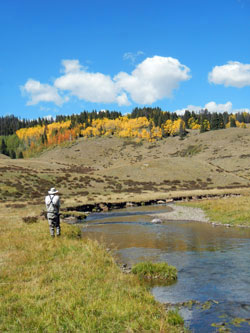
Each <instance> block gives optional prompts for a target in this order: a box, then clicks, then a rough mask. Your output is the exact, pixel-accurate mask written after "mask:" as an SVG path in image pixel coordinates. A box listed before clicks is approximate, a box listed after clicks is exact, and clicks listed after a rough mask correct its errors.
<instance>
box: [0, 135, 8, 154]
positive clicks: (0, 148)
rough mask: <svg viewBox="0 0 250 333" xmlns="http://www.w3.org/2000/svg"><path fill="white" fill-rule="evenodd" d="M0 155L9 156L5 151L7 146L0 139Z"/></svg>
mask: <svg viewBox="0 0 250 333" xmlns="http://www.w3.org/2000/svg"><path fill="white" fill-rule="evenodd" d="M0 154H4V155H9V152H8V150H7V146H6V143H5V141H4V139H2V141H1V144H0Z"/></svg>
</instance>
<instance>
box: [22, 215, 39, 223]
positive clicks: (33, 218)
mask: <svg viewBox="0 0 250 333" xmlns="http://www.w3.org/2000/svg"><path fill="white" fill-rule="evenodd" d="M23 222H24V223H37V222H38V217H37V216H26V217H23Z"/></svg>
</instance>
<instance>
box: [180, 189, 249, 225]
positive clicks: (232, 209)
mask: <svg viewBox="0 0 250 333" xmlns="http://www.w3.org/2000/svg"><path fill="white" fill-rule="evenodd" d="M182 205H187V206H191V207H198V208H202V209H203V210H204V211H205V213H206V215H207V216H208V217H209V219H210V221H211V222H219V223H222V224H230V225H231V226H247V227H250V196H249V195H241V196H238V197H231V198H226V199H225V198H224V199H223V198H221V199H213V200H211V199H210V200H201V201H196V202H188V203H185V204H182Z"/></svg>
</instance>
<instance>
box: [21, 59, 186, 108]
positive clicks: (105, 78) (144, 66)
mask: <svg viewBox="0 0 250 333" xmlns="http://www.w3.org/2000/svg"><path fill="white" fill-rule="evenodd" d="M62 67H63V68H62V70H61V73H62V75H61V76H59V77H58V78H56V79H55V81H54V85H53V86H51V85H48V84H41V83H40V82H39V81H35V80H31V79H30V80H28V81H27V82H26V84H25V85H24V86H23V87H22V91H23V92H26V93H27V94H28V95H29V98H30V99H29V101H28V105H34V104H37V103H39V102H54V103H55V104H57V105H62V104H63V103H64V102H65V101H67V100H68V99H69V97H67V99H66V98H62V97H61V96H60V95H59V92H60V93H61V94H64V95H65V94H67V95H68V96H76V97H77V98H78V99H80V100H85V101H88V102H92V103H117V104H118V105H120V106H122V105H130V104H131V103H130V101H129V99H130V100H132V101H134V102H136V103H139V104H152V103H154V102H156V101H157V100H159V99H163V98H169V97H171V96H172V93H173V90H175V89H177V88H178V86H179V84H180V82H182V81H186V80H189V79H190V77H191V76H190V75H189V72H190V69H189V68H188V67H186V66H185V65H182V64H181V63H180V62H179V61H178V60H177V59H174V58H170V57H168V58H167V57H160V56H154V57H152V58H146V59H145V60H144V61H143V62H141V63H140V64H139V65H137V66H136V68H135V69H134V71H133V72H132V73H131V74H128V73H125V72H120V73H118V74H117V75H115V77H114V78H111V77H110V76H109V75H105V74H102V73H98V72H97V73H92V72H90V71H88V69H87V68H86V67H83V66H82V65H81V64H80V63H79V60H76V59H73V60H63V61H62Z"/></svg>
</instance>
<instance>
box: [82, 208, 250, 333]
mask: <svg viewBox="0 0 250 333" xmlns="http://www.w3.org/2000/svg"><path fill="white" fill-rule="evenodd" d="M164 209H167V208H166V207H164V206H162V207H160V210H161V212H162V211H163V210H164ZM158 211H159V207H154V208H153V207H152V211H151V207H150V210H149V207H143V208H142V209H138V208H133V209H129V210H121V211H114V212H112V213H105V214H101V215H98V214H95V216H94V218H93V216H92V217H90V218H89V221H91V223H89V226H88V227H87V228H84V231H83V236H84V237H90V238H93V239H97V240H99V241H102V242H104V243H105V244H106V245H107V247H113V248H114V249H116V254H117V256H118V257H119V258H120V260H121V261H122V262H125V263H127V264H129V265H132V264H134V263H136V262H138V261H142V260H152V261H167V262H168V263H169V264H172V265H175V266H176V267H177V269H178V272H179V273H178V281H177V283H176V284H173V285H171V286H157V287H153V288H152V293H153V294H154V296H155V297H156V299H158V300H159V301H161V302H171V303H179V302H183V301H187V300H190V299H195V300H198V301H200V302H206V301H207V300H211V299H213V300H216V302H215V303H213V306H212V307H211V308H210V309H208V310H206V311H202V310H201V309H195V308H193V309H182V310H181V311H182V314H183V316H184V318H185V320H186V322H187V323H188V324H189V325H190V328H191V329H192V330H193V331H195V332H214V331H215V328H214V327H212V326H211V324H212V323H214V322H221V321H222V319H221V318H226V319H223V320H224V321H226V322H229V321H230V320H231V319H233V318H235V317H243V318H250V299H249V294H250V262H249V252H250V230H249V229H238V228H225V227H213V226H212V225H210V224H206V223H199V222H184V221H169V222H165V223H163V224H156V225H154V224H152V223H151V220H152V217H151V216H148V215H147V214H149V213H152V212H155V213H157V212H158ZM217 303H218V304H217ZM223 316H224V317H223ZM204 327H206V328H204ZM231 327H232V325H231ZM201 329H202V330H201ZM233 331H234V332H249V331H250V326H249V325H248V323H242V324H241V326H240V327H239V328H237V327H233Z"/></svg>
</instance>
